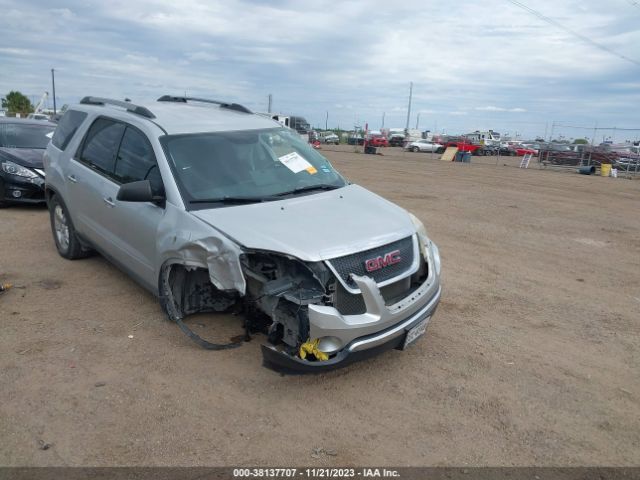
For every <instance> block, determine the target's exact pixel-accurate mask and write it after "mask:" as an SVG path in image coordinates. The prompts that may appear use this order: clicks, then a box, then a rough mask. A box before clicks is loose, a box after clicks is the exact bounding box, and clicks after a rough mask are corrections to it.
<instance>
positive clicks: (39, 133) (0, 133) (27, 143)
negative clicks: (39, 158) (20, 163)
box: [0, 123, 54, 149]
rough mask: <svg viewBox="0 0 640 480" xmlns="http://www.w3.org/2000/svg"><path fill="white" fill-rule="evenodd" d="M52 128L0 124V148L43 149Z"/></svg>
mask: <svg viewBox="0 0 640 480" xmlns="http://www.w3.org/2000/svg"><path fill="white" fill-rule="evenodd" d="M53 130H54V127H52V126H50V125H28V124H24V125H21V124H19V123H0V147H8V148H36V149H45V148H47V144H48V143H49V140H50V139H51V134H52V133H53Z"/></svg>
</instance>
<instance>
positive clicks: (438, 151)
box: [436, 147, 445, 153]
mask: <svg viewBox="0 0 640 480" xmlns="http://www.w3.org/2000/svg"><path fill="white" fill-rule="evenodd" d="M444 150H445V149H444V148H442V147H440V148H439V149H437V150H436V153H444Z"/></svg>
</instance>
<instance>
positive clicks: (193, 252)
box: [156, 204, 247, 295]
mask: <svg viewBox="0 0 640 480" xmlns="http://www.w3.org/2000/svg"><path fill="white" fill-rule="evenodd" d="M156 244H157V248H158V250H157V251H158V252H162V257H163V258H162V262H160V264H161V265H163V266H164V265H170V264H176V263H178V264H181V265H185V266H193V267H202V268H207V269H208V271H209V278H210V280H211V283H213V284H214V285H215V287H216V288H217V289H219V290H236V291H238V292H239V293H240V294H241V295H244V294H245V291H246V287H247V285H246V281H245V278H244V275H243V273H242V268H241V267H240V255H241V254H242V249H241V248H240V247H239V246H238V245H237V244H236V243H235V242H234V241H233V240H231V239H230V238H228V237H226V236H225V235H224V234H223V233H222V232H220V231H219V230H217V229H215V228H213V227H211V226H210V225H208V224H206V223H204V222H203V221H202V220H199V219H198V218H196V217H194V216H192V215H185V214H184V212H181V214H180V215H178V210H177V209H176V208H175V207H173V206H172V205H170V204H167V211H166V213H165V216H164V219H163V221H162V222H161V224H160V226H159V227H158V236H157V241H156ZM157 273H158V275H160V271H158V272H157Z"/></svg>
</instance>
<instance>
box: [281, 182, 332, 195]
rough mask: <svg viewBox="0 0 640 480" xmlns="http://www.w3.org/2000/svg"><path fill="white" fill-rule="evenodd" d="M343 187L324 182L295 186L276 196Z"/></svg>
mask: <svg viewBox="0 0 640 480" xmlns="http://www.w3.org/2000/svg"><path fill="white" fill-rule="evenodd" d="M341 187H342V186H337V185H329V184H324V183H321V184H319V185H307V186H306V187H298V188H294V189H293V190H289V191H288V192H281V193H276V194H275V195H274V197H284V196H285V195H293V194H296V193H300V192H312V191H314V190H335V189H337V188H341Z"/></svg>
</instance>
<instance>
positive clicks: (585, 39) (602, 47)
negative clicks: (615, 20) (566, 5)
mask: <svg viewBox="0 0 640 480" xmlns="http://www.w3.org/2000/svg"><path fill="white" fill-rule="evenodd" d="M507 1H508V2H510V3H512V4H514V5H515V6H516V7H519V8H522V9H523V10H525V11H526V12H528V13H530V14H531V15H533V16H535V17H537V18H539V19H540V20H542V21H544V22H547V23H548V24H550V25H553V26H555V27H558V28H560V29H562V30H564V31H565V32H567V33H570V34H571V35H573V36H574V37H577V38H579V39H580V40H582V41H583V42H586V43H588V44H590V45H593V46H594V47H596V48H599V49H600V50H603V51H605V52H607V53H610V54H612V55H615V56H616V57H619V58H621V59H623V60H626V61H627V62H631V63H633V64H634V65H637V66H639V67H640V62H639V61H638V60H634V59H633V58H629V57H627V56H626V55H622V54H621V53H618V52H616V51H615V50H612V49H610V48H609V47H607V46H605V45H602V44H600V43H598V42H596V41H595V40H592V39H590V38H589V37H587V36H585V35H582V34H581V33H578V32H575V31H573V30H571V29H570V28H567V27H565V26H564V25H562V24H561V23H559V22H557V21H556V20H554V19H553V18H549V17H547V16H546V15H543V14H542V13H540V12H538V11H537V10H534V9H533V8H529V7H527V6H526V5H525V4H523V3H520V2H518V1H517V0H507ZM637 3H638V2H635V3H634V4H636V5H637Z"/></svg>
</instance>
